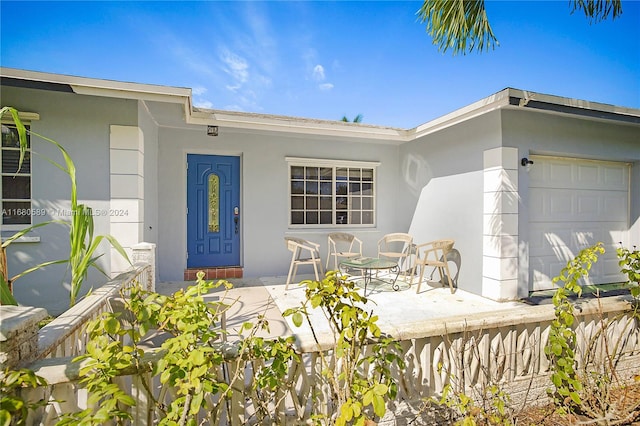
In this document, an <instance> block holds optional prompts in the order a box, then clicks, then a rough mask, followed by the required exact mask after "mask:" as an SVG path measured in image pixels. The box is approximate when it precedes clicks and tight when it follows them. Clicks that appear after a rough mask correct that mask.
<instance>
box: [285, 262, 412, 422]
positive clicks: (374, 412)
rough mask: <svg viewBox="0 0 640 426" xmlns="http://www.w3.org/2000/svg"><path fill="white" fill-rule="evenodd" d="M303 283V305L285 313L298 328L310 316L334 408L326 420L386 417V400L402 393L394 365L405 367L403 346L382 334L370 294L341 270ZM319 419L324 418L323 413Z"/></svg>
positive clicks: (364, 419) (308, 321)
mask: <svg viewBox="0 0 640 426" xmlns="http://www.w3.org/2000/svg"><path fill="white" fill-rule="evenodd" d="M301 285H306V290H305V296H306V299H305V301H304V302H303V304H302V306H301V307H299V308H292V309H287V310H286V311H285V312H284V313H283V314H284V316H290V317H291V319H292V321H293V323H294V324H295V325H296V326H298V327H299V326H301V325H302V323H303V321H305V320H306V322H307V324H308V325H309V327H310V328H311V330H312V333H313V336H314V339H315V342H316V344H317V345H318V348H319V353H320V361H321V364H322V376H323V378H324V379H325V380H326V382H327V384H328V386H329V388H330V392H331V397H332V403H333V404H334V407H335V412H334V415H333V418H330V419H324V420H325V421H327V422H329V423H331V424H335V425H345V424H354V425H364V424H366V422H367V421H371V420H372V419H373V418H374V417H376V416H377V417H382V416H384V414H385V412H386V399H387V398H391V399H393V398H395V396H396V395H397V392H398V387H397V383H396V382H395V380H394V378H393V377H392V374H391V366H392V365H393V364H396V365H397V366H399V367H400V368H401V369H402V368H404V360H403V358H402V356H401V347H400V344H399V343H398V342H395V341H393V339H392V338H390V337H387V336H384V335H383V334H382V332H381V330H380V328H379V327H378V325H377V324H376V323H377V321H378V317H377V316H375V315H373V312H367V311H366V310H365V307H366V304H367V303H368V300H367V298H366V297H364V296H362V295H361V294H360V292H358V288H357V287H356V285H355V283H354V282H353V281H350V280H346V279H345V278H344V277H342V276H340V275H339V274H338V272H337V271H329V272H327V274H326V277H325V278H324V279H323V280H322V281H303V282H301ZM316 308H319V309H320V310H321V312H322V313H323V314H324V316H325V318H326V319H327V321H329V324H330V326H331V329H332V331H333V334H334V337H335V344H334V346H333V348H332V349H333V350H332V354H329V353H327V352H325V351H324V350H322V349H321V348H320V342H319V340H318V337H317V335H316V331H315V329H314V327H313V324H312V323H311V320H310V310H311V309H316ZM368 348H369V350H368ZM330 355H333V356H334V357H335V359H334V360H332V359H331V358H330ZM316 420H317V421H318V422H320V420H322V417H321V416H320V417H318V416H317V417H316Z"/></svg>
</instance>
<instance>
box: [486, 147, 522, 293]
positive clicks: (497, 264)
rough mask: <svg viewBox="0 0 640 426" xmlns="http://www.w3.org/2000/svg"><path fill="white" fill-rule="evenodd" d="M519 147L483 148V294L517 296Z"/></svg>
mask: <svg viewBox="0 0 640 426" xmlns="http://www.w3.org/2000/svg"><path fill="white" fill-rule="evenodd" d="M519 201H520V198H519V195H518V149H517V148H506V147H501V148H494V149H490V150H487V151H485V152H484V208H483V216H484V222H483V250H482V251H483V253H482V254H483V256H482V295H483V296H485V297H488V298H490V299H493V300H514V299H517V298H518V204H519Z"/></svg>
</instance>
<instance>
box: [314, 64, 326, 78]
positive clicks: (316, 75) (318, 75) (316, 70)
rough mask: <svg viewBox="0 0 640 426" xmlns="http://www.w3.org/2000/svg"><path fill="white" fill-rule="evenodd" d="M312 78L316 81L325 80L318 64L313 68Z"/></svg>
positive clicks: (322, 69)
mask: <svg viewBox="0 0 640 426" xmlns="http://www.w3.org/2000/svg"><path fill="white" fill-rule="evenodd" d="M312 77H313V78H314V80H316V81H324V79H325V75H324V67H323V66H322V65H319V64H318V65H316V66H315V67H313V73H312Z"/></svg>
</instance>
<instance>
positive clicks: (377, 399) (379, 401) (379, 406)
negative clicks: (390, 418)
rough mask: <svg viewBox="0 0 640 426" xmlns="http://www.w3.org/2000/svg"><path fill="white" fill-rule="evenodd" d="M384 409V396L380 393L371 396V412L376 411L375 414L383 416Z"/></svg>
mask: <svg viewBox="0 0 640 426" xmlns="http://www.w3.org/2000/svg"><path fill="white" fill-rule="evenodd" d="M385 411H387V410H386V407H385V404H384V398H383V397H381V396H380V395H375V396H374V397H373V412H374V413H376V416H378V417H383V416H384V413H385Z"/></svg>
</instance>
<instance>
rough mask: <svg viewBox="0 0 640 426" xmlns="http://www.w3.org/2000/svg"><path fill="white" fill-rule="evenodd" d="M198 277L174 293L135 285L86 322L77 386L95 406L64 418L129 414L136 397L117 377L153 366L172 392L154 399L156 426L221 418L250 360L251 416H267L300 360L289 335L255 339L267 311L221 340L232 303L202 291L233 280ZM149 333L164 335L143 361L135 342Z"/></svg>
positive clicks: (89, 420)
mask: <svg viewBox="0 0 640 426" xmlns="http://www.w3.org/2000/svg"><path fill="white" fill-rule="evenodd" d="M203 277H204V273H202V272H199V273H198V277H197V281H196V284H195V285H193V286H190V287H188V288H187V289H185V290H179V291H177V292H176V293H174V294H173V295H171V296H165V295H160V294H157V293H152V292H147V291H144V290H142V289H140V288H134V289H132V290H131V292H130V294H129V295H126V297H124V296H125V295H123V300H124V312H116V313H105V314H103V316H102V317H101V318H100V319H98V320H96V321H93V322H91V323H90V325H89V326H88V329H87V330H88V332H89V337H90V341H89V343H88V344H87V353H86V354H85V355H82V356H80V357H77V358H76V359H75V360H74V362H79V363H81V371H80V374H81V376H82V377H83V378H82V380H81V384H83V385H84V386H86V387H87V389H88V391H89V394H90V397H89V402H90V404H92V406H91V407H90V408H88V409H86V410H83V411H81V412H76V413H69V414H66V415H65V416H64V422H65V423H63V424H76V423H82V424H88V425H93V424H96V425H97V424H102V423H104V422H105V421H107V420H114V419H115V420H118V421H126V420H130V419H131V417H130V415H129V411H128V410H129V408H130V407H132V406H134V405H135V403H136V401H135V400H133V399H131V398H130V397H129V396H128V395H127V394H126V393H124V392H123V391H122V390H121V389H120V388H119V387H118V386H117V385H116V378H117V377H118V376H120V375H122V374H124V371H126V370H127V369H130V368H132V367H133V368H135V369H136V370H137V374H144V373H145V372H147V371H150V372H151V374H152V376H154V377H158V378H159V380H160V383H161V384H162V385H163V386H165V388H166V387H170V388H172V389H173V390H174V392H175V394H173V395H172V398H171V400H170V401H169V402H168V403H165V401H163V400H156V401H152V402H153V404H154V405H155V407H156V413H157V416H158V424H160V425H186V424H190V425H191V424H197V422H198V419H200V420H202V421H203V422H205V423H206V422H208V423H209V424H219V423H220V421H221V416H222V415H223V409H224V407H225V404H226V403H227V402H228V400H229V398H230V397H231V396H232V393H233V392H234V389H237V388H239V387H240V388H243V387H244V386H245V385H244V374H243V371H244V366H245V364H246V363H247V362H249V363H252V365H253V371H254V375H255V380H254V383H253V389H254V392H255V395H257V398H255V399H256V400H255V401H254V402H255V406H256V407H258V409H257V410H256V411H257V412H256V413H255V416H256V417H257V418H258V420H260V421H261V422H262V421H265V420H266V419H270V416H271V415H272V413H271V412H270V411H269V410H270V407H273V406H277V405H278V403H279V402H281V401H279V400H277V398H278V394H279V392H278V390H279V388H281V387H282V384H283V381H284V378H285V377H286V374H287V372H288V364H289V362H290V361H291V360H292V359H298V356H297V354H296V353H295V349H294V347H293V343H294V338H293V337H286V338H285V337H279V338H276V339H273V340H267V339H263V338H261V337H257V336H256V333H257V331H258V330H261V329H265V328H268V322H267V321H266V320H265V319H264V316H259V318H258V322H257V323H256V324H252V323H248V322H247V323H244V324H243V325H242V327H241V330H239V332H240V333H241V336H240V337H241V338H240V340H239V341H238V342H235V343H234V344H233V345H228V344H225V343H224V340H225V336H226V330H224V329H223V328H221V323H222V317H223V315H225V313H226V311H227V310H228V309H229V308H230V306H229V305H227V304H225V303H223V302H221V301H207V300H206V299H205V298H204V296H205V295H206V294H207V293H209V292H210V291H211V290H213V289H216V288H218V287H221V286H224V287H225V288H226V289H229V288H231V284H230V283H228V282H226V281H222V280H221V281H218V282H217V283H214V282H212V281H209V282H207V281H205V280H204V279H203ZM151 332H157V333H163V334H164V337H165V338H166V340H165V341H164V342H163V343H162V347H161V351H160V352H159V357H158V359H157V362H155V363H148V362H147V361H145V360H146V358H145V356H146V354H145V352H144V351H143V350H142V349H141V348H140V347H139V344H140V342H141V341H142V340H143V339H144V338H145V336H147V337H148V335H149V333H151ZM245 332H248V333H246V335H245V334H243V333H245ZM125 342H128V343H127V344H125ZM229 351H231V352H232V353H231V355H229ZM234 360H235V361H234ZM160 394H161V395H162V394H163V392H161V393H160ZM149 397H152V393H151V392H149ZM226 420H227V421H231V419H229V418H227V419H226ZM272 420H273V419H272Z"/></svg>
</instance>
